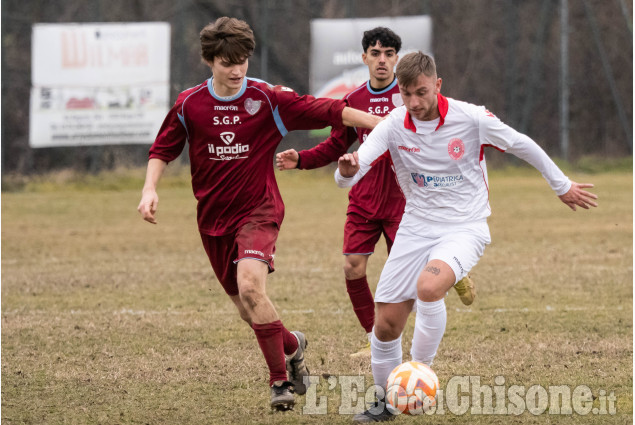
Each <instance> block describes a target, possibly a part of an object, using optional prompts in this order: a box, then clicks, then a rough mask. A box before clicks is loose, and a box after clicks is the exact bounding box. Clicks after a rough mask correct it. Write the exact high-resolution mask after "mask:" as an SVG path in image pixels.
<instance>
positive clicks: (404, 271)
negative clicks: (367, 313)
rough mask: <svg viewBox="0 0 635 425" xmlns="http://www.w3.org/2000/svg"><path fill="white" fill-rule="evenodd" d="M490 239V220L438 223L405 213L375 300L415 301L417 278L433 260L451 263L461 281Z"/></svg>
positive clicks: (382, 301) (385, 301)
mask: <svg viewBox="0 0 635 425" xmlns="http://www.w3.org/2000/svg"><path fill="white" fill-rule="evenodd" d="M490 242H491V238H490V233H489V226H488V225H487V220H480V221H476V222H469V223H437V222H431V221H425V220H421V219H420V218H417V217H413V216H412V214H408V213H406V214H404V216H403V218H402V220H401V224H400V225H399V230H398V231H397V236H396V237H395V243H394V245H393V246H392V249H391V250H390V255H389V256H388V260H387V261H386V264H385V265H384V269H383V270H382V272H381V277H380V278H379V283H378V284H377V290H376V292H375V302H381V303H399V302H402V301H407V300H412V299H414V300H416V299H417V279H418V278H419V275H420V274H421V272H422V271H423V267H424V266H425V265H426V264H427V263H428V262H429V261H431V260H441V261H443V262H445V263H446V264H448V265H449V266H450V267H451V268H452V270H454V276H455V279H456V280H455V283H456V282H458V281H459V280H461V279H463V277H465V275H467V273H468V272H469V271H470V270H471V269H472V267H474V266H475V265H476V263H477V262H478V260H479V259H480V258H481V256H482V255H483V251H484V250H485V245H487V244H489V243H490Z"/></svg>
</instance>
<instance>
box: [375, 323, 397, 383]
mask: <svg viewBox="0 0 635 425" xmlns="http://www.w3.org/2000/svg"><path fill="white" fill-rule="evenodd" d="M402 362H403V360H402V353H401V335H399V338H397V339H395V340H393V341H387V342H384V341H380V340H378V339H377V337H376V336H375V333H374V332H373V335H372V337H371V339H370V366H371V368H372V369H373V378H374V379H375V385H379V386H380V387H382V388H383V389H384V390H385V389H386V381H387V380H388V375H390V372H392V370H393V369H394V368H396V367H397V366H399V365H400V364H401V363H402Z"/></svg>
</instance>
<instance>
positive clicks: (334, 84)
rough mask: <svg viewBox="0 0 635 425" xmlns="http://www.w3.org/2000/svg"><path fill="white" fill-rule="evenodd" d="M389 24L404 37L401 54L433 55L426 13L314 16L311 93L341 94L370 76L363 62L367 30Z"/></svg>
mask: <svg viewBox="0 0 635 425" xmlns="http://www.w3.org/2000/svg"><path fill="white" fill-rule="evenodd" d="M375 27H387V28H390V29H391V30H393V31H394V32H395V33H396V34H397V35H399V37H401V50H400V51H399V56H403V55H404V54H406V53H408V52H413V51H417V50H421V51H422V52H424V53H426V54H429V55H432V18H430V17H429V16H426V15H418V16H400V17H381V18H359V19H314V20H312V21H311V77H310V80H311V81H310V90H311V93H312V94H313V95H315V96H318V97H332V98H341V97H342V96H344V95H345V94H346V93H348V92H349V91H351V90H353V89H354V88H355V87H358V86H359V85H360V84H362V83H364V82H365V81H366V80H368V78H369V77H368V68H367V67H366V65H364V62H362V53H364V52H363V51H362V37H363V36H364V31H367V30H370V29H373V28H375Z"/></svg>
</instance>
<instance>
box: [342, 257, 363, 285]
mask: <svg viewBox="0 0 635 425" xmlns="http://www.w3.org/2000/svg"><path fill="white" fill-rule="evenodd" d="M344 276H345V277H346V279H348V280H355V279H361V278H362V277H364V276H366V267H365V265H364V263H363V262H362V261H360V260H355V259H351V258H350V257H346V261H345V262H344Z"/></svg>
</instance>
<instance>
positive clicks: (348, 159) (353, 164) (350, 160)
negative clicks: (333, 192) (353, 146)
mask: <svg viewBox="0 0 635 425" xmlns="http://www.w3.org/2000/svg"><path fill="white" fill-rule="evenodd" d="M337 168H338V169H339V171H340V175H341V176H342V177H347V178H349V177H353V176H354V175H355V174H357V172H358V171H359V155H358V154H357V152H353V153H345V154H344V155H342V156H341V157H340V159H338V160H337Z"/></svg>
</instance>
